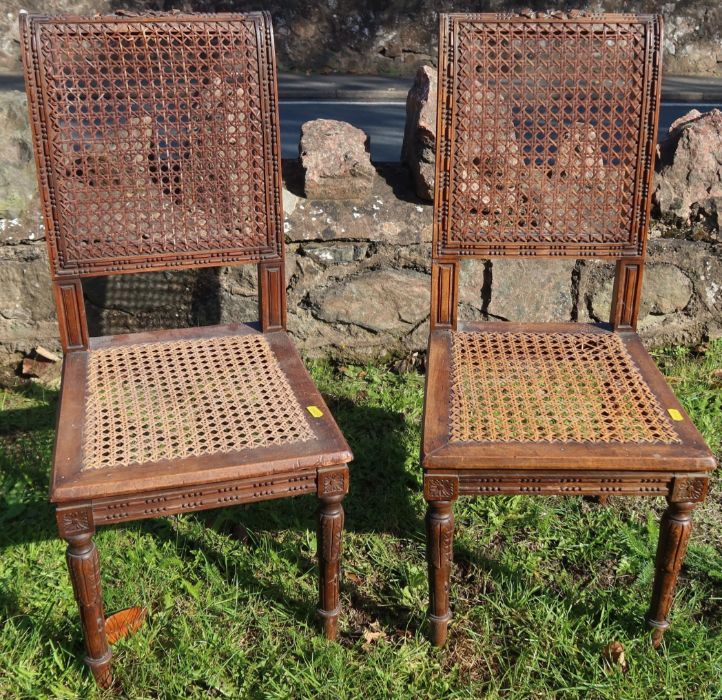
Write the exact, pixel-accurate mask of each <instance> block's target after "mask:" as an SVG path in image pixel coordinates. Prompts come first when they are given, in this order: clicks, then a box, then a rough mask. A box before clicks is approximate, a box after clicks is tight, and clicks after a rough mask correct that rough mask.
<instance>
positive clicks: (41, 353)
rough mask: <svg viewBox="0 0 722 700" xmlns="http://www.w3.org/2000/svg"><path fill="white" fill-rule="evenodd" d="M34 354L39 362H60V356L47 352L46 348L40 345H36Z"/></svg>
mask: <svg viewBox="0 0 722 700" xmlns="http://www.w3.org/2000/svg"><path fill="white" fill-rule="evenodd" d="M35 354H36V355H37V356H38V357H39V358H40V359H41V360H47V361H48V362H60V360H61V357H60V355H56V354H55V353H54V352H52V351H51V350H48V349H47V348H44V347H43V346H42V345H38V346H37V347H36V348H35Z"/></svg>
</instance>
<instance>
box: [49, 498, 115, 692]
mask: <svg viewBox="0 0 722 700" xmlns="http://www.w3.org/2000/svg"><path fill="white" fill-rule="evenodd" d="M56 516H57V520H58V529H59V531H60V535H61V537H63V539H65V540H67V542H68V549H67V552H66V560H67V563H68V571H69V572H70V581H71V583H72V585H73V593H74V594H75V600H76V601H77V603H78V609H79V611H80V622H81V626H82V628H83V636H84V637H85V649H86V652H87V656H86V658H85V663H86V664H87V665H88V666H89V667H90V670H91V671H92V673H93V676H94V677H95V680H96V682H97V684H98V685H99V686H100V687H101V688H110V686H111V685H112V682H113V679H112V676H111V673H110V659H111V651H110V646H109V644H108V639H107V637H106V634H105V610H104V608H103V591H102V587H101V583H100V562H99V560H98V550H97V549H96V548H95V543H94V542H93V534H94V532H95V527H94V524H93V513H92V509H91V507H90V506H85V507H72V508H58V510H57V514H56Z"/></svg>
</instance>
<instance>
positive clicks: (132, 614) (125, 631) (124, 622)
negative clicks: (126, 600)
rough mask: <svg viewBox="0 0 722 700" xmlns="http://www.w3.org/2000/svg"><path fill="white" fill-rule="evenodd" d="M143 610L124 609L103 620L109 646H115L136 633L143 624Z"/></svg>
mask: <svg viewBox="0 0 722 700" xmlns="http://www.w3.org/2000/svg"><path fill="white" fill-rule="evenodd" d="M145 615H146V609H145V608H139V607H134V608H126V609H125V610H120V611H119V612H117V613H115V614H114V615H111V616H110V617H109V618H107V619H106V620H105V636H106V637H107V638H108V643H109V644H115V643H116V642H117V641H118V640H120V639H125V638H126V637H128V636H130V635H131V634H134V633H135V632H137V631H138V630H139V629H140V628H141V627H142V626H143V622H145Z"/></svg>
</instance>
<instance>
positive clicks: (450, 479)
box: [424, 474, 459, 501]
mask: <svg viewBox="0 0 722 700" xmlns="http://www.w3.org/2000/svg"><path fill="white" fill-rule="evenodd" d="M458 497H459V477H458V476H456V475H451V474H449V475H446V474H440V475H436V474H433V475H430V474H425V475H424V498H425V499H426V500H427V501H455V500H456V499H457V498H458Z"/></svg>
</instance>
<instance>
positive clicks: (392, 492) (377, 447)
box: [0, 397, 423, 639]
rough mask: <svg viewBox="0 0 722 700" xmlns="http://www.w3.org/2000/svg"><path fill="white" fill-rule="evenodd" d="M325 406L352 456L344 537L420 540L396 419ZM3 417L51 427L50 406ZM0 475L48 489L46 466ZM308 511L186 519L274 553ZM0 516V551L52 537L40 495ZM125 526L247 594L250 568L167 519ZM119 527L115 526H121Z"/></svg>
mask: <svg viewBox="0 0 722 700" xmlns="http://www.w3.org/2000/svg"><path fill="white" fill-rule="evenodd" d="M53 403H55V402H53ZM327 403H328V404H329V408H330V409H331V411H332V413H333V415H334V417H335V418H336V420H337V422H338V424H339V427H340V428H341V431H342V432H343V433H344V435H345V436H346V438H347V440H348V442H349V445H350V447H351V449H352V451H353V452H354V454H355V456H356V459H355V460H354V462H352V463H351V465H350V469H351V479H350V492H349V494H348V496H347V497H346V499H345V500H344V509H345V511H346V520H345V530H346V531H352V532H359V533H379V532H388V533H394V534H396V535H401V536H407V537H408V536H416V537H418V536H420V533H421V531H422V528H423V521H422V518H421V517H420V516H419V514H418V512H417V511H416V510H415V508H414V506H413V503H412V500H411V499H412V495H413V493H414V492H417V493H418V492H419V491H420V471H419V475H412V474H409V473H407V472H406V471H405V470H404V463H405V461H406V454H405V449H404V446H403V440H402V437H403V433H404V431H405V430H406V429H407V428H406V424H405V418H404V416H403V415H402V414H401V413H398V412H393V411H388V410H384V409H380V408H375V407H369V406H363V405H361V406H359V405H357V404H355V403H354V402H352V401H350V400H348V399H339V398H333V397H331V398H328V399H327ZM8 414H10V415H9V417H8ZM4 418H6V420H5V421H4V430H3V432H4V433H5V434H11V431H15V432H17V433H21V432H27V430H28V429H29V428H30V427H32V428H33V429H34V430H41V429H51V428H52V427H53V425H54V422H55V406H54V405H51V406H42V407H39V408H30V409H22V410H18V411H16V412H12V411H10V412H6V414H4ZM28 463H29V464H30V465H34V466H33V467H32V471H28V466H29V464H28ZM6 473H8V476H9V477H10V478H11V479H13V478H17V479H20V478H24V479H25V480H26V481H28V482H29V484H28V485H29V487H30V491H31V492H32V493H38V494H42V493H45V492H46V490H47V484H48V483H49V465H48V460H47V459H40V458H38V459H35V460H23V463H22V464H20V463H18V464H17V466H14V464H13V463H12V462H10V463H9V464H7V465H6ZM316 507H317V500H316V498H315V496H312V495H306V496H300V497H294V498H286V499H278V500H272V501H264V502H260V503H253V504H247V505H244V506H235V507H231V508H225V509H212V510H206V511H199V512H196V513H193V514H192V517H194V518H197V519H198V520H199V521H200V522H201V523H203V525H204V526H205V527H208V528H211V529H214V530H215V531H216V532H219V533H220V534H225V535H231V534H232V530H233V527H234V526H236V525H237V524H239V523H240V524H242V527H243V528H245V529H246V530H247V531H249V532H250V533H253V534H254V535H258V534H263V533H270V535H271V537H269V538H268V539H269V540H270V541H271V545H270V546H274V545H273V537H272V535H273V533H274V532H275V531H278V530H297V531H304V530H311V531H314V530H315V528H316V519H315V510H316ZM13 509H14V510H13ZM3 513H6V514H8V515H9V516H10V517H9V518H8V519H7V522H6V523H5V525H6V526H5V527H3V528H0V531H1V532H2V534H0V547H6V546H12V545H17V544H24V543H31V542H39V541H45V540H51V539H54V538H56V537H57V530H56V526H55V518H54V507H53V505H52V504H51V503H49V502H48V500H47V498H46V497H44V496H40V495H39V496H38V498H37V499H34V500H33V501H32V502H27V503H20V504H8V503H5V507H2V505H0V522H1V521H2V520H3V518H2V514H3ZM30 513H31V514H32V519H33V527H27V526H20V523H21V522H22V519H24V518H26V517H28V515H29V514H30ZM13 521H14V522H15V525H13ZM128 525H130V526H133V527H138V528H140V530H141V531H142V532H146V533H151V534H152V536H154V537H158V538H161V539H171V540H173V541H174V542H177V543H178V549H179V551H180V552H189V551H192V550H201V551H202V552H203V554H204V556H205V558H206V559H207V560H208V561H210V562H212V563H213V565H214V566H216V567H218V570H219V571H220V572H221V574H222V575H223V577H224V578H226V579H227V580H229V581H233V580H235V581H239V582H246V583H247V584H248V587H249V588H252V587H254V582H255V581H256V580H257V579H256V577H255V576H254V570H253V567H252V566H251V565H250V564H249V565H244V564H243V562H239V561H237V560H236V561H232V562H229V561H227V560H226V558H225V557H224V556H223V554H222V553H221V552H220V551H217V550H215V549H214V548H213V547H211V546H209V545H208V544H207V543H205V542H202V541H201V540H200V539H199V538H196V537H193V536H191V535H186V534H179V533H178V531H177V529H176V528H174V527H173V526H172V523H171V521H170V520H169V519H167V518H162V519H153V520H143V521H137V522H136V523H129V524H128ZM119 526H120V527H123V525H119ZM276 553H277V554H278V556H279V557H281V558H285V559H286V561H287V562H288V563H289V564H291V565H292V566H294V567H297V568H298V569H299V571H300V572H308V571H314V575H316V574H315V571H316V561H315V557H312V556H311V555H310V553H308V552H304V551H303V550H302V549H299V551H297V552H293V553H290V552H289V551H288V550H287V549H284V548H282V547H280V546H279V547H277V548H276ZM101 555H102V552H101ZM189 556H190V555H189ZM349 584H350V582H346V584H345V585H344V587H345V588H347V591H348V592H349V595H351V597H352V600H354V604H358V605H359V606H362V607H363V608H369V609H370V608H372V607H373V606H372V603H371V602H370V601H366V600H365V598H364V597H363V594H362V593H361V592H360V591H359V590H358V589H357V588H356V587H355V586H353V585H349ZM264 595H265V596H266V597H267V598H268V599H269V601H273V602H275V603H277V604H279V605H282V606H283V607H284V608H285V609H286V610H288V611H289V613H290V614H292V615H293V616H294V617H295V618H297V619H298V620H299V621H300V622H305V623H308V624H311V623H312V621H313V619H314V616H315V602H314V603H309V601H308V600H303V599H301V598H298V597H292V596H289V595H288V592H287V591H286V590H284V589H283V588H282V587H281V586H277V585H268V586H266V587H264ZM17 605H18V602H17V601H15V602H14V603H13V601H12V600H8V599H6V598H4V597H0V610H4V611H6V612H7V613H8V614H14V613H13V610H14V609H15V610H17ZM374 616H375V617H376V618H377V619H381V620H382V621H383V620H385V619H386V618H384V617H381V618H379V615H378V614H377V612H376V611H375V612H374ZM396 617H397V616H396ZM387 618H388V622H389V624H391V621H392V620H391V618H392V615H391V614H389V615H388V616H387ZM57 634H58V632H57V630H55V629H47V634H44V636H46V637H47V638H49V639H54V638H56V636H57Z"/></svg>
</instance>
